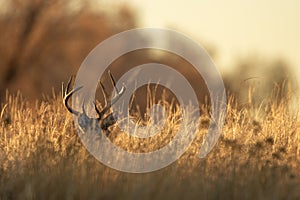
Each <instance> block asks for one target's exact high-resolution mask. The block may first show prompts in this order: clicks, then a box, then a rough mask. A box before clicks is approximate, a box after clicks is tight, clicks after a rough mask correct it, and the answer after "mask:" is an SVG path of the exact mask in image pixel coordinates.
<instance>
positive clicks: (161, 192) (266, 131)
mask: <svg viewBox="0 0 300 200" xmlns="http://www.w3.org/2000/svg"><path fill="white" fill-rule="evenodd" d="M234 102H235V100H234V98H233V97H230V98H229V102H228V112H227V117H226V124H225V126H224V129H223V133H222V136H221V138H220V139H219V141H218V143H217V145H216V146H215V148H214V149H213V151H212V152H210V154H209V155H208V156H207V157H206V158H203V159H199V158H198V156H197V155H198V152H199V147H201V144H202V142H203V137H204V136H205V134H206V131H207V127H208V125H209V122H210V120H209V116H208V115H203V116H202V117H201V119H200V127H199V132H198V134H197V137H196V139H195V140H194V142H193V144H192V145H191V146H190V148H189V149H188V151H187V152H186V153H185V154H184V155H183V156H181V158H180V159H179V160H177V161H176V162H175V163H173V164H172V165H170V166H168V167H166V168H164V169H161V170H159V171H155V172H151V173H146V174H128V173H123V172H118V171H116V170H114V169H111V168H109V167H106V166H104V165H102V164H101V163H99V162H98V161H97V160H96V159H95V158H94V157H93V156H91V155H90V154H89V152H87V150H86V149H85V147H84V146H83V145H82V143H81V141H80V139H79V137H78V136H77V134H76V131H75V128H74V125H73V118H72V116H71V114H69V113H68V112H67V111H66V109H65V108H64V107H63V105H62V102H61V98H60V97H55V96H54V97H52V98H47V99H45V100H44V101H37V102H36V104H35V105H34V106H32V105H30V104H29V103H28V102H26V101H24V99H23V98H22V97H21V95H20V94H17V95H14V96H13V95H7V97H6V102H5V103H4V104H3V105H2V107H1V110H0V199H44V198H46V199H300V170H299V169H300V168H299V166H300V165H299V164H300V130H299V129H300V120H299V115H297V112H291V106H290V103H289V100H288V99H283V100H282V101H280V102H278V101H276V103H274V102H273V101H271V100H270V101H269V102H267V103H266V102H265V103H264V104H261V106H258V107H255V106H251V104H247V105H243V106H242V107H239V106H237V105H236V104H235V103H234ZM175 119H176V117H175ZM168 120H169V121H171V122H172V123H174V125H173V124H171V125H170V124H169V126H168V125H167V127H166V128H165V129H164V130H166V131H167V132H172V130H171V129H170V127H172V126H175V127H176V123H177V122H178V120H177V121H176V120H174V117H170V118H169V119H168ZM175 122H176V123H175ZM113 133H115V132H113ZM111 139H112V140H113V141H114V142H115V143H116V144H118V145H120V146H122V147H123V148H126V147H129V146H130V145H129V144H130V142H133V144H136V146H134V145H133V146H134V148H133V151H139V150H140V151H142V152H144V151H146V150H145V149H143V148H146V147H147V145H146V144H147V142H145V143H143V144H140V143H141V141H130V138H129V139H128V138H127V139H126V138H125V136H122V135H117V136H116V137H114V138H111ZM157 139H160V140H161V143H162V144H164V142H165V140H168V137H163V138H157ZM169 139H170V138H169ZM168 141H169V140H168ZM148 144H149V141H148ZM131 146H132V145H131ZM145 146H146V147H145ZM139 148H141V149H139ZM129 149H130V148H129ZM146 149H147V148H146Z"/></svg>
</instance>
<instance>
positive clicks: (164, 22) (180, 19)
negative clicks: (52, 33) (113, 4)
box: [119, 0, 300, 75]
mask: <svg viewBox="0 0 300 200" xmlns="http://www.w3.org/2000/svg"><path fill="white" fill-rule="evenodd" d="M119 2H123V3H129V4H131V5H132V6H133V8H135V10H136V11H137V14H138V19H139V26H140V27H167V28H175V29H176V30H178V31H181V32H183V33H185V34H186V35H188V36H190V37H191V38H193V39H195V40H196V41H197V42H199V43H204V44H211V45H213V46H214V47H216V49H217V58H216V60H215V62H216V63H217V64H218V65H219V67H220V68H225V67H227V66H230V65H231V63H232V61H233V60H235V58H237V57H239V56H247V54H253V53H255V54H260V55H261V56H262V57H266V58H270V59H272V58H276V57H278V56H279V57H282V58H285V59H286V60H287V61H288V63H290V64H291V65H292V66H294V67H295V68H297V69H298V68H299V69H300V1H297V0H286V1H280V0H251V1H242V0H239V1H238V0H226V1H216V0H185V1H182V0H181V1H179V0H173V1H166V0H127V1H125V0H123V1H122V0H119ZM297 66H298V67H297ZM299 71H300V70H299ZM299 73H300V72H299ZM299 75H300V74H299Z"/></svg>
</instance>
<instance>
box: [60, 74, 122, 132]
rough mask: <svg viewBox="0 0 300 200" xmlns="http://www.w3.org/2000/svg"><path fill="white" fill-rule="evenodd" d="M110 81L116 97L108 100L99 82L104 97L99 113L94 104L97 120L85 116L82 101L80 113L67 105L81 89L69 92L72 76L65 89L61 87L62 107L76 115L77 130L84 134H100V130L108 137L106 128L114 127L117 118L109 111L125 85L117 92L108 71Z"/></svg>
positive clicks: (114, 82) (113, 80) (113, 79)
mask: <svg viewBox="0 0 300 200" xmlns="http://www.w3.org/2000/svg"><path fill="white" fill-rule="evenodd" d="M108 74H109V77H110V80H111V82H112V84H113V87H114V89H115V90H116V96H115V97H113V98H112V99H111V98H109V95H108V93H107V91H106V90H105V88H104V86H103V84H102V83H101V81H100V86H101V89H102V93H103V96H104V101H105V102H104V103H105V105H104V107H103V108H102V110H101V111H100V110H99V109H98V108H97V105H96V103H95V102H94V106H95V111H96V112H97V114H98V117H97V118H91V117H89V116H87V114H86V110H85V105H84V101H83V103H82V113H81V112H79V111H76V110H74V109H73V108H72V107H71V106H70V105H69V104H68V101H69V99H70V98H71V96H72V95H73V94H74V93H75V92H77V91H79V90H80V89H82V88H83V86H80V87H77V88H74V89H72V90H71V91H69V90H70V85H71V82H72V76H71V78H70V80H69V82H68V84H67V87H66V88H64V85H63V86H62V95H63V102H64V105H65V106H66V108H67V109H68V111H69V112H70V113H72V114H74V115H76V116H77V117H78V125H79V128H81V129H82V130H83V131H84V133H85V132H86V131H93V132H94V133H101V130H102V131H104V132H105V133H106V136H108V135H109V133H110V132H109V130H108V128H109V127H110V126H112V125H114V124H115V123H116V122H117V116H116V115H115V114H114V113H110V112H109V111H110V109H111V106H112V105H113V104H114V103H116V102H117V101H118V100H119V99H120V97H121V96H122V95H123V93H124V92H125V89H126V88H125V85H124V84H123V86H122V88H121V90H118V88H117V87H116V81H115V78H114V77H113V75H112V73H111V72H110V71H108Z"/></svg>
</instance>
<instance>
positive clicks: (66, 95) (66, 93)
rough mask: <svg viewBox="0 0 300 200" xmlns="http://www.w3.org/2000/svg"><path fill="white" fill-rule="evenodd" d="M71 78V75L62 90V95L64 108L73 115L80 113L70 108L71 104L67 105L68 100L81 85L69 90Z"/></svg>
mask: <svg viewBox="0 0 300 200" xmlns="http://www.w3.org/2000/svg"><path fill="white" fill-rule="evenodd" d="M72 79H73V76H71V77H70V79H69V81H68V84H67V87H66V89H65V91H64V92H63V93H64V96H63V101H64V105H65V106H66V108H67V109H68V111H69V112H70V113H72V114H74V115H79V114H80V113H79V112H78V111H76V110H74V109H73V108H71V106H69V104H68V101H69V99H70V97H71V96H72V95H73V94H74V93H75V92H77V91H78V90H80V89H81V88H83V86H80V87H77V88H75V89H73V90H71V91H69V90H70V85H71V82H72Z"/></svg>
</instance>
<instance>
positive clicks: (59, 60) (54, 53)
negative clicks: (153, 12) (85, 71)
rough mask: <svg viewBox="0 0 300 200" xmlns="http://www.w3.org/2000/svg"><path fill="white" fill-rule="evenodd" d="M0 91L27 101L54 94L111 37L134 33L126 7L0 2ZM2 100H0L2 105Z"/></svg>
mask: <svg viewBox="0 0 300 200" xmlns="http://www.w3.org/2000/svg"><path fill="white" fill-rule="evenodd" d="M0 3H1V4H2V5H1V8H0V29H1V30H2V33H1V37H0V58H1V59H0V92H1V96H2V97H3V94H4V92H5V90H6V89H9V91H11V92H15V91H16V90H21V91H22V93H23V94H24V95H25V96H26V97H27V98H29V99H34V98H39V97H40V96H41V93H49V92H51V88H52V87H54V88H56V90H58V89H59V88H60V86H61V82H62V81H65V80H67V79H68V76H69V75H70V74H71V73H73V74H74V73H75V71H76V69H78V68H79V66H80V64H81V62H82V61H83V59H84V58H85V56H86V55H87V54H88V53H89V52H90V51H91V50H92V49H93V48H94V47H95V46H96V45H97V44H98V43H99V42H101V41H102V40H104V39H106V38H107V37H109V36H110V35H113V34H115V33H118V32H121V31H123V30H127V29H130V28H133V27H134V26H135V16H134V14H133V12H132V10H131V9H130V8H129V7H127V6H124V5H121V4H119V5H114V6H111V7H110V6H107V4H106V5H104V4H105V3H103V6H101V4H95V2H94V1H92V0H64V1H63V0H52V1H45V0H11V1H2V2H0ZM1 96H0V100H1Z"/></svg>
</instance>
